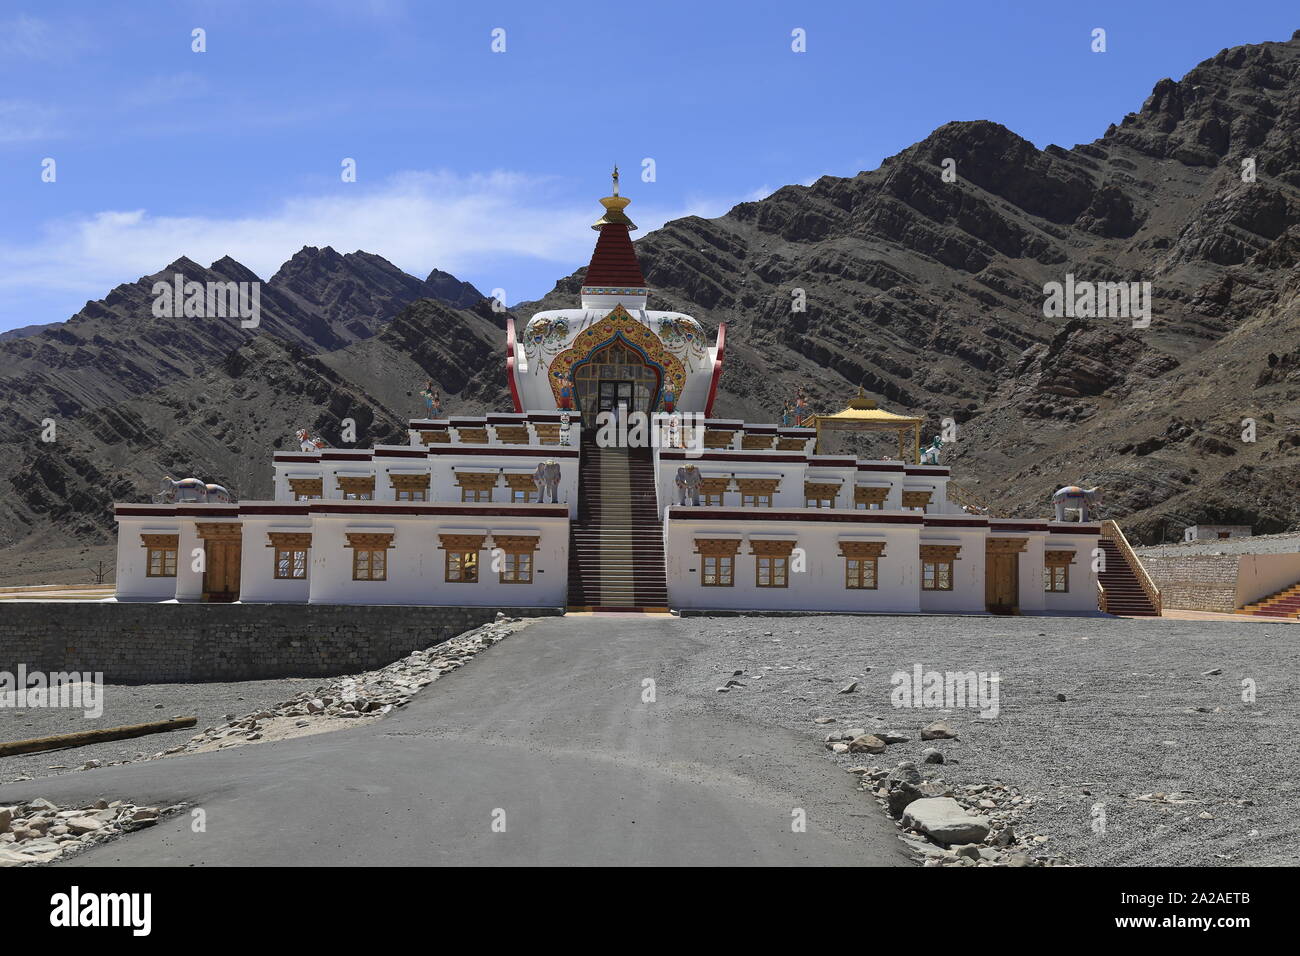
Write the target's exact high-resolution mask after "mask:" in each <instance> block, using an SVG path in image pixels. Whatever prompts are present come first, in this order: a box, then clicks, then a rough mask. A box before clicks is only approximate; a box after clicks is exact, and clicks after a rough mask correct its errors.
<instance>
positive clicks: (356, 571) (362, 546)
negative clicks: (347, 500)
mask: <svg viewBox="0 0 1300 956" xmlns="http://www.w3.org/2000/svg"><path fill="white" fill-rule="evenodd" d="M344 534H345V535H346V536H347V539H348V543H347V547H349V548H351V549H352V580H353V581H387V580H388V566H389V564H390V562H389V560H388V552H389V551H391V550H392V548H393V535H392V534H391V533H388V532H377V531H375V532H372V531H348V532H344ZM363 554H364V555H365V558H362V557H361V555H363ZM376 554H378V555H379V558H378V560H376V558H375V555H376Z"/></svg>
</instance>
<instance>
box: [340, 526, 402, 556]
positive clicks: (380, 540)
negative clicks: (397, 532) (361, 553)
mask: <svg viewBox="0 0 1300 956" xmlns="http://www.w3.org/2000/svg"><path fill="white" fill-rule="evenodd" d="M344 534H345V535H346V536H347V539H348V543H347V544H345V545H344V547H345V548H361V549H363V550H366V551H386V550H388V549H389V548H391V547H393V532H391V531H346V532H344Z"/></svg>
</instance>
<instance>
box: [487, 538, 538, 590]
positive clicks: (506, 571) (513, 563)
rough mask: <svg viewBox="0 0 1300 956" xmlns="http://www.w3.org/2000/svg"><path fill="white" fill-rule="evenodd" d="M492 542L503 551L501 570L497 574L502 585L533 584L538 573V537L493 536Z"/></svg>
mask: <svg viewBox="0 0 1300 956" xmlns="http://www.w3.org/2000/svg"><path fill="white" fill-rule="evenodd" d="M492 542H493V544H495V545H496V547H497V548H500V549H501V552H502V559H503V560H502V562H501V570H500V571H498V572H497V582H498V583H500V584H532V583H533V576H534V574H536V571H537V559H536V554H537V544H538V537H537V536H536V535H502V534H496V535H493V536H492Z"/></svg>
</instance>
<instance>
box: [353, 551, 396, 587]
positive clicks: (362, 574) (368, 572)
mask: <svg viewBox="0 0 1300 956" xmlns="http://www.w3.org/2000/svg"><path fill="white" fill-rule="evenodd" d="M352 580H353V581H387V580H388V549H387V548H353V549H352Z"/></svg>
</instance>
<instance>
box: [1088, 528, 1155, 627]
mask: <svg viewBox="0 0 1300 956" xmlns="http://www.w3.org/2000/svg"><path fill="white" fill-rule="evenodd" d="M1098 543H1099V546H1100V547H1101V550H1102V552H1103V553H1104V554H1105V555H1106V570H1105V571H1103V572H1101V574H1099V575H1097V577H1098V579H1099V581H1100V583H1101V591H1100V593H1099V595H1098V599H1097V606H1098V607H1099V608H1101V610H1103V611H1105V612H1106V613H1107V614H1118V615H1122V616H1124V617H1160V615H1161V610H1162V608H1161V601H1160V589H1159V588H1157V587H1156V586H1155V582H1153V581H1152V580H1151V577H1150V575H1148V574H1147V570H1146V568H1144V567H1143V566H1142V561H1141V560H1140V559H1139V558H1138V556H1137V555H1136V554H1134V553H1133V549H1132V548H1131V547H1130V546H1129V543H1128V539H1126V538H1125V537H1124V532H1122V531H1120V530H1119V525H1117V524H1116V523H1115V522H1113V521H1104V522H1102V526H1101V540H1100V541H1099V542H1098Z"/></svg>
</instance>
